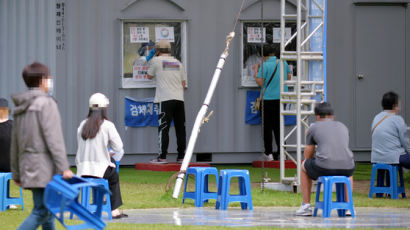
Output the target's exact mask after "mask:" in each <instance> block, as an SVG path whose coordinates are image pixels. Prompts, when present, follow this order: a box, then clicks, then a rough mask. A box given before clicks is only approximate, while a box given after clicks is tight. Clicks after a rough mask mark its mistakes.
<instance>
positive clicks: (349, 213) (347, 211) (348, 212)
mask: <svg viewBox="0 0 410 230" xmlns="http://www.w3.org/2000/svg"><path fill="white" fill-rule="evenodd" d="M353 211H354V214H355V215H356V210H355V209H353ZM345 214H346V216H352V212H350V209H347V210H346V212H345Z"/></svg>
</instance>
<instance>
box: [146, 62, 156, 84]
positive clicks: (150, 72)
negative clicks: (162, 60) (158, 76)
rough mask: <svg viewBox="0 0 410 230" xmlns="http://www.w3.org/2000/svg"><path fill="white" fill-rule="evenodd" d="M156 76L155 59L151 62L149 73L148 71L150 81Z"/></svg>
mask: <svg viewBox="0 0 410 230" xmlns="http://www.w3.org/2000/svg"><path fill="white" fill-rule="evenodd" d="M154 76H155V59H152V60H151V61H150V62H149V67H148V71H147V77H148V79H150V80H151V79H153V78H154Z"/></svg>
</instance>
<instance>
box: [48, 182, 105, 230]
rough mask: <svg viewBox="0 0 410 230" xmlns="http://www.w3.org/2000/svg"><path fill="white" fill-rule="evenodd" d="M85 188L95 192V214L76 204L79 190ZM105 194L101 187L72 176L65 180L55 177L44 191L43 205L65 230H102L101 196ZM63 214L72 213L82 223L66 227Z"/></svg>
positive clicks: (103, 226) (103, 225) (103, 224)
mask: <svg viewBox="0 0 410 230" xmlns="http://www.w3.org/2000/svg"><path fill="white" fill-rule="evenodd" d="M87 187H92V188H93V189H95V190H96V197H95V202H96V205H97V210H96V212H95V213H91V212H90V211H88V210H87V209H86V208H85V207H84V206H83V205H81V204H79V202H78V199H79V195H80V190H81V189H83V188H87ZM107 192H108V193H109V191H108V190H106V189H105V188H104V186H103V185H100V184H96V183H93V182H90V181H87V180H85V179H84V178H81V177H77V176H73V178H71V179H68V180H65V179H63V178H62V176H61V175H55V176H54V177H53V180H52V181H50V182H49V183H48V184H47V186H46V188H45V190H44V204H45V206H46V207H47V209H48V210H49V211H50V212H51V213H52V214H53V215H54V216H55V217H56V218H57V219H58V220H59V221H60V222H61V224H62V225H63V226H64V227H65V228H66V229H90V228H91V229H104V228H105V226H106V224H105V223H104V221H102V220H101V210H102V204H103V196H104V194H105V193H107ZM65 212H72V213H74V214H75V215H76V216H77V217H78V218H79V219H80V220H82V221H84V223H82V224H78V225H67V224H66V223H65V222H64V216H65V215H64V213H65Z"/></svg>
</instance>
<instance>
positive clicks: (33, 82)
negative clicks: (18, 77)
mask: <svg viewBox="0 0 410 230" xmlns="http://www.w3.org/2000/svg"><path fill="white" fill-rule="evenodd" d="M22 75H23V80H24V82H25V83H26V86H27V87H39V86H40V83H41V79H42V78H46V77H48V75H49V71H48V68H47V66H45V65H43V64H41V63H40V62H33V63H32V64H30V65H28V66H26V67H24V69H23V73H22Z"/></svg>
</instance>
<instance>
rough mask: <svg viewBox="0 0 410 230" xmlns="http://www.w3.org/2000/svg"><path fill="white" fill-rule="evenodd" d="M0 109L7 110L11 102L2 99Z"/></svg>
mask: <svg viewBox="0 0 410 230" xmlns="http://www.w3.org/2000/svg"><path fill="white" fill-rule="evenodd" d="M0 107H5V108H8V107H9V102H8V101H7V99H5V98H0Z"/></svg>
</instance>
